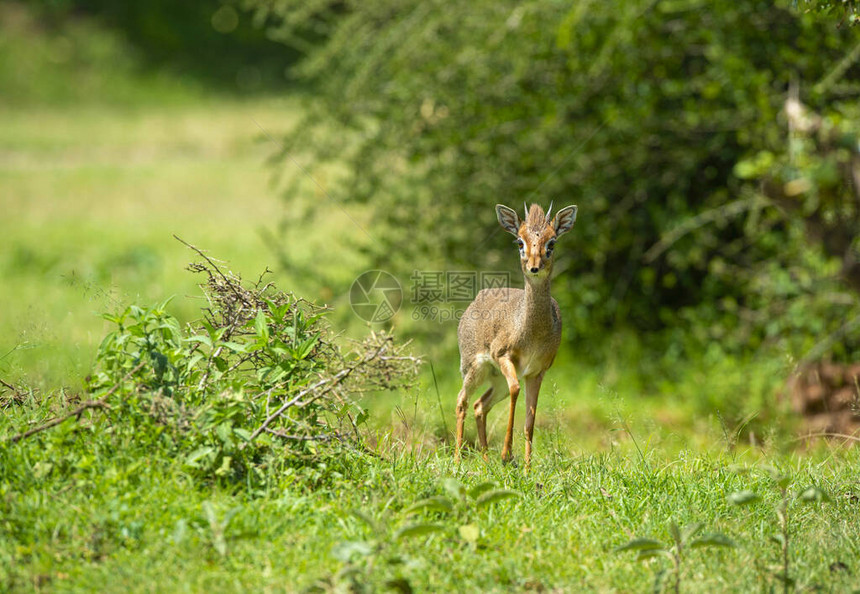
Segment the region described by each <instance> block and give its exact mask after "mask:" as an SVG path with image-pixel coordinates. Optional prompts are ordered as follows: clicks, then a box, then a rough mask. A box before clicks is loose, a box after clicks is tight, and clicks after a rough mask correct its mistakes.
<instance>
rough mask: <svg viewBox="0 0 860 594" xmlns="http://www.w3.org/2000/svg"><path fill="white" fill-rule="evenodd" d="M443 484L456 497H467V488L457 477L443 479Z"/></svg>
mask: <svg viewBox="0 0 860 594" xmlns="http://www.w3.org/2000/svg"><path fill="white" fill-rule="evenodd" d="M442 486H443V487H444V488H445V490H446V491H448V493H450V494H451V496H452V497H454V498H455V499H465V497H466V489H465V488H464V487H463V484H462V483H461V482H460V481H458V480H457V479H455V478H447V479H445V480H444V481H442Z"/></svg>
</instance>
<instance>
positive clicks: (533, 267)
mask: <svg viewBox="0 0 860 594" xmlns="http://www.w3.org/2000/svg"><path fill="white" fill-rule="evenodd" d="M537 272H538V267H537V266H532V274H537Z"/></svg>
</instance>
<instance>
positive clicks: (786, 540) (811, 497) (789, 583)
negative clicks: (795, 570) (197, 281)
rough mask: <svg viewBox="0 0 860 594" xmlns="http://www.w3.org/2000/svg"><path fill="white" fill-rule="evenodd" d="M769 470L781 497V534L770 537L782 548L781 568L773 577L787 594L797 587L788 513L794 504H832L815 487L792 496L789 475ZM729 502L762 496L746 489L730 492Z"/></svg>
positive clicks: (746, 501) (745, 501) (778, 507)
mask: <svg viewBox="0 0 860 594" xmlns="http://www.w3.org/2000/svg"><path fill="white" fill-rule="evenodd" d="M767 470H768V473H769V474H770V477H771V479H773V483H774V485H775V486H776V488H777V490H778V491H779V495H780V497H779V501H778V502H777V504H776V509H775V511H776V517H777V519H778V520H779V532H778V533H776V534H773V535H772V536H771V537H770V540H771V541H772V542H774V543H776V544H777V545H778V546H779V552H780V565H778V566H776V567H774V568H773V569H774V571H773V573H772V575H773V577H775V578H776V579H777V580H779V581H780V582H781V583H782V590H783V592H785V593H786V594H787V593H788V592H789V591H791V590H792V589H793V588H794V587H795V585H796V579H795V578H794V577H793V576H792V575H791V557H790V554H789V551H790V540H791V523H790V519H791V518H790V515H789V512H790V510H791V507H792V504H794V503H816V502H829V501H830V496H829V495H828V494H827V493H825V492H824V491H823V490H821V489H820V488H818V487H816V486H814V485H812V486H809V487H806V488H805V489H801V490H800V491H798V492H797V493H793V492H792V491H790V490H789V486H790V485H791V477H790V476H789V475H787V474H783V473H781V472H780V471H779V470H777V469H775V468H768V469H767ZM728 499H729V503H732V504H733V505H738V506H742V505H749V504H751V503H755V502H757V501H760V500H761V496H759V495H758V493H756V492H754V491H751V490H744V491H737V492H735V493H731V494H730V495H729V497H728Z"/></svg>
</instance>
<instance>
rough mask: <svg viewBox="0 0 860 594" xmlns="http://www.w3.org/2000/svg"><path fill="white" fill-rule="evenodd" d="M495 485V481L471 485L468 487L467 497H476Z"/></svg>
mask: <svg viewBox="0 0 860 594" xmlns="http://www.w3.org/2000/svg"><path fill="white" fill-rule="evenodd" d="M495 486H496V484H495V483H481V484H479V485H476V486H474V487H472V488H471V489H469V497H471V498H472V499H477V498H478V497H480V496H481V495H482V494H483V493H485V492H487V491H489V490H490V489H492V488H494V487H495Z"/></svg>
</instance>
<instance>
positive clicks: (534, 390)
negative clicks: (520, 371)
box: [525, 373, 543, 469]
mask: <svg viewBox="0 0 860 594" xmlns="http://www.w3.org/2000/svg"><path fill="white" fill-rule="evenodd" d="M542 381H543V373H540V374H538V375H535V376H533V377H527V378H525V384H526V469H528V468H529V465H530V464H531V460H532V434H533V433H534V428H535V413H536V412H537V401H538V394H540V385H541V382H542Z"/></svg>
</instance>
